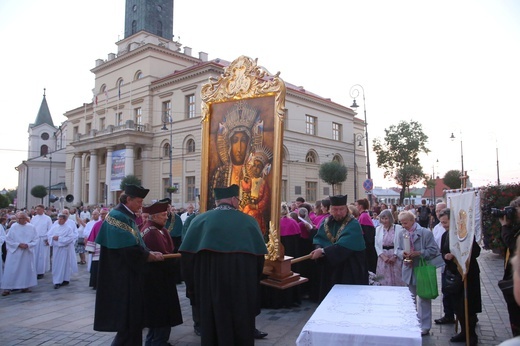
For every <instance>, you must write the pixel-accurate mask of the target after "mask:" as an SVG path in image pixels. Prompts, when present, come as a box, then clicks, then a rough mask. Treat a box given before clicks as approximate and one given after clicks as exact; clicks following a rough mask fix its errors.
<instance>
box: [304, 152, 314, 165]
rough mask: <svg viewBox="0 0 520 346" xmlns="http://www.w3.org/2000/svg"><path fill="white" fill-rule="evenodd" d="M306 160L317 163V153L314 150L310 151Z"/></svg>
mask: <svg viewBox="0 0 520 346" xmlns="http://www.w3.org/2000/svg"><path fill="white" fill-rule="evenodd" d="M305 162H307V163H316V154H315V153H314V152H313V151H309V152H308V153H307V155H306V156H305Z"/></svg>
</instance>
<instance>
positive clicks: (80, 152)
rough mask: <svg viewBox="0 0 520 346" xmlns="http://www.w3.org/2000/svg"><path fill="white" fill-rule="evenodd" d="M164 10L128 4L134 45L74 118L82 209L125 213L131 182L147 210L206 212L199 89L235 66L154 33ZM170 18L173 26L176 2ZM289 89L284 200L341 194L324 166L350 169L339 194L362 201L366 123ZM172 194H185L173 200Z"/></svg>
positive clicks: (70, 138) (111, 60) (73, 182)
mask: <svg viewBox="0 0 520 346" xmlns="http://www.w3.org/2000/svg"><path fill="white" fill-rule="evenodd" d="M156 3H158V5H157V6H158V7H153V8H151V7H146V1H127V6H126V15H125V17H126V20H125V25H126V28H125V38H124V39H123V40H121V41H119V42H117V43H116V45H117V54H115V53H110V54H108V57H107V59H104V60H103V59H98V60H97V61H96V64H95V67H94V68H93V69H92V70H91V71H92V72H93V73H94V75H95V78H94V88H93V101H92V102H91V103H89V104H86V105H82V106H80V107H78V108H76V109H73V110H70V111H68V112H66V113H65V117H66V118H67V128H68V131H67V143H68V145H67V149H66V159H65V176H66V179H65V180H66V185H67V186H68V187H70V188H69V191H71V192H72V194H73V196H74V201H75V203H81V202H83V203H84V204H87V205H94V204H105V205H110V204H116V203H117V202H118V195H119V193H120V191H119V190H120V189H119V185H118V183H119V182H120V179H121V178H122V177H123V176H127V175H135V176H137V177H138V178H139V179H140V180H141V181H142V185H143V186H145V187H146V188H149V189H150V190H151V191H150V193H149V194H148V196H147V200H145V203H149V202H151V200H153V199H159V198H163V197H166V196H169V197H171V198H172V202H173V204H174V205H175V206H176V207H184V206H186V205H187V204H189V203H197V195H198V191H199V186H200V172H201V167H200V166H201V162H200V156H201V142H202V138H201V124H200V121H201V107H200V105H201V97H200V90H201V87H202V86H203V85H204V84H206V83H207V82H208V81H209V80H210V78H211V79H216V78H218V77H219V76H220V75H221V74H222V73H223V72H224V70H225V68H226V66H228V65H229V62H228V61H225V60H222V59H213V60H208V54H207V53H205V52H199V53H198V56H193V55H192V51H191V48H189V47H186V46H184V47H183V46H182V44H181V43H179V42H175V41H173V40H172V39H170V38H168V34H166V35H165V34H164V33H165V30H164V28H165V25H164V23H162V22H163V20H161V18H164V17H160V18H158V20H157V23H156V25H155V26H154V25H151V24H150V23H147V24H146V25H145V23H146V20H144V19H143V18H141V16H142V17H146V18H148V20H149V19H150V18H153V16H152V15H153V11H159V9H158V8H159V7H160V8H161V12H163V11H165V9H169V8H170V7H168V6H166V3H168V4H169V3H172V1H171V0H169V1H168V0H166V1H164V6H162V2H161V1H156ZM171 11H172V12H171V16H172V17H173V3H172V6H171ZM162 14H163V15H164V13H162ZM130 17H131V18H130ZM159 22H161V24H158V23H159ZM152 23H153V20H152ZM129 25H130V26H131V28H130V29H129V28H128V26H129ZM154 28H155V29H154ZM161 28H162V29H161ZM154 30H156V31H155V32H154ZM286 86H287V95H286V104H285V107H286V114H285V125H284V126H285V129H284V142H283V143H284V148H283V171H282V177H281V180H282V185H281V187H282V188H281V193H282V196H281V199H282V200H283V201H292V200H294V199H296V197H298V196H303V197H304V198H305V199H306V200H308V201H310V202H314V201H315V200H317V199H322V198H324V197H326V196H328V195H329V194H332V188H331V187H330V186H329V185H328V184H326V183H324V182H323V181H321V180H320V178H319V177H318V172H319V166H320V164H321V163H324V162H327V161H331V160H337V161H339V162H340V163H342V164H344V165H346V166H347V168H348V179H347V180H346V181H345V182H344V183H343V184H341V186H340V187H339V189H338V188H336V193H343V194H349V202H350V201H353V197H351V196H353V192H354V174H353V172H354V170H353V167H354V161H357V167H358V169H357V183H358V185H359V186H362V185H361V184H362V182H363V181H364V179H365V177H366V169H365V165H364V164H361V163H362V162H366V157H365V148H363V147H362V148H359V147H358V148H356V149H355V148H354V144H355V143H354V142H355V138H356V135H359V134H363V133H364V122H363V121H362V120H361V119H359V118H357V117H356V113H355V112H354V111H353V110H351V109H350V108H348V107H345V106H342V105H339V104H337V103H334V102H332V101H331V100H330V99H326V98H323V97H320V96H318V95H316V94H313V93H311V92H309V91H306V90H305V89H304V88H302V87H297V86H294V85H291V84H290V83H288V82H287V81H286ZM354 153H355V155H356V160H354ZM171 186H174V187H176V192H174V193H170V192H168V190H167V188H168V187H171ZM359 189H360V190H361V189H362V187H359ZM338 191H339V192H338Z"/></svg>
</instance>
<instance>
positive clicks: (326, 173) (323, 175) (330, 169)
mask: <svg viewBox="0 0 520 346" xmlns="http://www.w3.org/2000/svg"><path fill="white" fill-rule="evenodd" d="M319 177H320V179H321V180H323V181H324V182H326V183H327V184H330V185H332V194H333V195H335V194H336V193H335V191H334V187H335V186H336V184H339V183H342V182H344V181H345V180H347V167H346V166H345V165H342V164H341V163H339V162H337V161H331V162H325V163H322V164H321V165H320V171H319Z"/></svg>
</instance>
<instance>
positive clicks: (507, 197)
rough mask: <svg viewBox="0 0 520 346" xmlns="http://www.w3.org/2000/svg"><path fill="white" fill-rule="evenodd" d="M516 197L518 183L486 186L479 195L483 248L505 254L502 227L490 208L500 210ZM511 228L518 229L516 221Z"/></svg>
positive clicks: (519, 187)
mask: <svg viewBox="0 0 520 346" xmlns="http://www.w3.org/2000/svg"><path fill="white" fill-rule="evenodd" d="M446 185H447V184H446ZM518 196H520V184H518V183H517V184H508V185H496V186H488V187H487V188H486V189H485V190H484V191H483V193H482V194H481V199H480V207H481V214H482V236H483V239H484V247H485V248H488V249H489V248H491V249H496V250H498V251H499V252H501V253H504V252H505V245H504V243H503V242H502V237H501V236H500V232H501V230H502V226H501V225H500V222H499V221H498V219H497V218H496V217H493V216H492V215H491V208H498V209H502V208H503V207H506V206H508V205H509V203H510V202H511V201H512V200H513V199H515V198H516V197H518ZM513 227H514V229H519V228H520V225H519V224H518V220H516V224H515V225H514V226H513Z"/></svg>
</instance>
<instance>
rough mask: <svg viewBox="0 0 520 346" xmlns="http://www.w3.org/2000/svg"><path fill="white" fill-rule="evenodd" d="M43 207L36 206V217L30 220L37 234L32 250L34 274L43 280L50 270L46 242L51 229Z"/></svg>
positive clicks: (50, 221)
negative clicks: (36, 240)
mask: <svg viewBox="0 0 520 346" xmlns="http://www.w3.org/2000/svg"><path fill="white" fill-rule="evenodd" d="M44 212H45V207H44V206H43V205H42V204H38V205H37V206H36V215H34V216H33V217H32V219H31V225H33V226H34V228H36V232H38V243H37V244H36V247H35V248H34V258H35V264H36V274H37V275H38V279H41V278H43V274H45V273H46V272H47V271H49V269H50V268H51V261H50V260H51V257H50V253H51V252H50V246H49V242H48V241H47V232H49V230H50V229H51V226H52V220H51V218H50V217H49V216H48V215H45V213H44Z"/></svg>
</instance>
